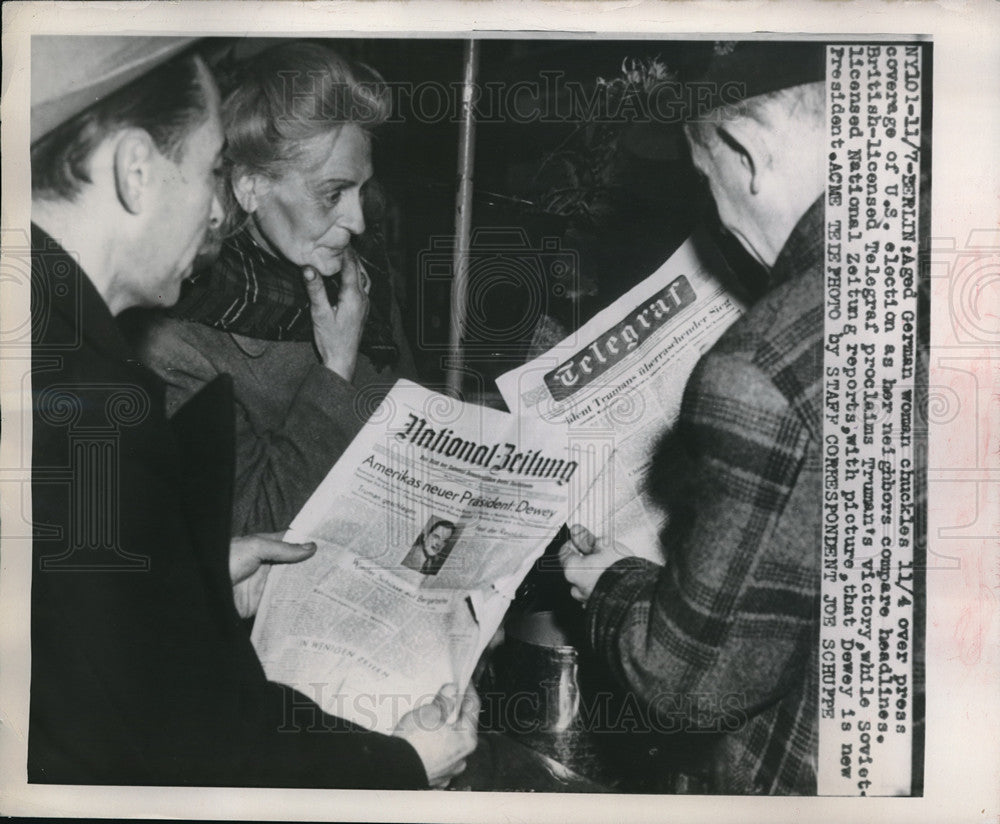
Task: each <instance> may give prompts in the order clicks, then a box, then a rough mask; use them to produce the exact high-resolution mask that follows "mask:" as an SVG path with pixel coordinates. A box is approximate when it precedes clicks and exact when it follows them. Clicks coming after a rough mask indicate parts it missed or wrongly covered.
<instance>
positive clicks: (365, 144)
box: [139, 41, 412, 534]
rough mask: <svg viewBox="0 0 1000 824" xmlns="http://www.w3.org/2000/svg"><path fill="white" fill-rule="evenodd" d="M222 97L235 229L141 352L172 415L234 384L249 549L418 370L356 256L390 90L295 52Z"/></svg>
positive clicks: (347, 68)
mask: <svg viewBox="0 0 1000 824" xmlns="http://www.w3.org/2000/svg"><path fill="white" fill-rule="evenodd" d="M227 81H228V82H227ZM221 85H222V86H223V122H224V126H225V131H226V139H227V149H226V159H227V161H228V175H227V176H228V180H227V181H225V183H226V190H227V192H226V193H227V195H228V196H229V197H230V199H231V201H232V205H233V209H232V210H231V212H232V216H233V220H232V221H231V223H233V224H234V226H233V227H232V229H231V230H230V232H229V233H228V236H226V237H225V239H224V242H223V244H222V247H221V252H220V254H219V256H218V258H217V260H216V262H215V263H214V264H213V265H212V266H211V267H210V268H209V269H208V270H206V271H203V272H200V273H198V274H197V275H196V276H195V277H194V278H193V279H192V282H191V283H190V284H189V289H188V290H187V291H186V292H185V293H184V294H183V295H182V298H181V301H180V303H179V304H178V305H177V306H176V307H175V309H174V310H173V311H172V313H171V315H170V316H169V317H163V318H159V319H157V320H156V321H154V322H153V323H152V324H151V325H150V326H149V327H147V329H146V330H145V332H144V334H143V335H142V337H141V339H140V341H139V348H140V351H141V352H142V353H143V357H144V359H145V360H146V362H147V363H148V364H149V365H150V366H151V367H152V368H154V369H155V370H156V371H157V372H158V373H159V374H160V375H161V376H162V377H163V378H164V379H165V380H166V382H167V384H168V396H167V403H168V411H170V412H172V411H173V410H175V409H176V408H177V407H178V406H180V405H181V404H182V403H184V401H186V400H187V399H188V398H189V397H190V396H191V395H192V394H194V393H195V392H196V391H197V390H198V389H199V388H200V387H201V386H202V385H203V384H205V383H206V382H208V381H210V380H211V379H212V378H214V377H215V376H216V375H218V374H220V373H228V374H229V375H231V376H232V378H233V383H234V390H235V395H236V400H237V420H236V441H237V443H236V450H237V468H236V487H235V499H234V513H233V525H232V528H233V533H234V534H243V533H246V532H260V531H273V530H280V529H284V528H285V527H287V526H288V524H289V523H290V521H291V520H292V518H294V516H295V514H296V513H297V512H298V510H299V509H300V508H301V507H302V505H303V504H304V503H305V501H306V499H307V498H308V497H309V495H310V494H311V493H312V492H313V490H314V489H315V488H316V486H317V485H318V484H319V482H320V481H321V480H322V479H323V477H324V476H325V474H326V473H327V471H329V469H330V467H331V466H332V465H333V463H334V462H335V461H336V460H337V458H338V457H339V456H340V454H341V453H342V452H343V450H344V449H345V447H346V446H347V445H348V444H349V443H350V441H351V439H352V438H353V437H354V435H355V434H356V433H357V431H358V429H359V428H360V426H361V425H362V424H363V422H364V420H365V418H366V416H367V414H368V412H370V411H371V409H372V408H373V407H374V404H375V403H376V402H377V401H378V400H379V399H380V398H381V397H382V396H384V394H385V392H386V391H387V390H388V388H389V387H390V386H391V385H392V384H393V383H394V382H395V380H396V378H397V377H398V376H399V375H398V374H397V373H396V372H394V371H393V367H395V368H399V367H400V364H402V365H403V368H404V371H405V372H409V371H412V366H409V364H410V363H411V362H410V360H409V357H408V353H407V352H406V351H405V350H404V351H403V352H402V353H401V352H400V345H399V343H397V342H400V343H401V342H402V341H403V337H402V333H401V325H400V321H399V313H398V309H397V308H396V305H395V301H394V300H393V298H392V294H391V287H390V282H389V278H388V276H387V275H382V276H381V277H379V276H378V270H377V269H376V268H375V267H373V266H371V265H370V264H369V266H367V267H366V266H365V265H364V261H363V259H362V258H363V257H365V255H364V254H363V253H362V254H359V252H358V245H359V244H358V240H359V236H361V235H362V233H363V232H364V231H365V211H364V209H363V200H364V198H365V193H366V186H367V184H368V183H369V180H370V179H371V176H372V160H371V143H372V131H373V130H374V129H375V128H376V127H377V126H378V125H379V124H380V123H382V122H383V121H384V120H385V118H386V117H387V115H388V97H387V94H386V92H385V86H384V84H383V83H382V81H381V79H380V78H379V77H378V76H377V75H376V74H374V73H373V72H372V71H371V70H369V69H366V68H364V67H362V66H358V65H354V64H351V63H349V62H348V61H346V60H344V59H342V58H341V57H339V56H338V55H337V54H336V53H335V52H333V51H331V50H330V49H329V48H328V47H326V46H324V45H322V44H319V43H313V42H306V41H292V42H288V43H282V44H280V45H277V46H274V47H272V48H270V49H268V50H266V51H264V52H262V53H261V54H259V55H257V56H256V57H254V58H252V59H250V60H247V61H245V62H244V63H243V64H241V65H238V66H237V67H236V68H235V70H234V71H233V72H232V77H231V78H228V79H227V78H225V77H223V79H222V83H221ZM369 272H370V273H371V275H372V277H371V278H369V275H368V273H369Z"/></svg>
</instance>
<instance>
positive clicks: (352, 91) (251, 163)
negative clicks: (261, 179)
mask: <svg viewBox="0 0 1000 824" xmlns="http://www.w3.org/2000/svg"><path fill="white" fill-rule="evenodd" d="M219 75H220V77H219V84H220V87H221V89H222V94H223V100H222V122H223V127H224V128H225V132H226V152H225V157H226V161H227V165H228V167H229V172H230V174H229V179H230V181H232V180H233V179H234V178H235V175H238V174H262V175H265V176H267V177H272V178H273V177H278V176H280V175H281V174H282V173H283V172H284V171H285V170H287V169H288V168H289V166H290V165H292V164H294V163H295V161H296V160H297V159H298V158H299V156H300V155H301V152H302V149H303V144H304V142H305V141H307V140H309V139H310V138H313V137H317V136H319V135H324V134H328V133H329V132H331V131H333V130H335V129H337V128H339V127H340V126H343V125H345V124H347V123H352V124H355V125H357V126H359V127H361V128H362V129H364V130H365V131H366V132H371V131H373V130H374V129H376V128H377V127H378V126H380V125H381V124H382V123H384V122H385V121H386V120H387V119H388V117H389V113H390V95H389V90H388V88H387V86H386V83H385V81H384V80H383V79H382V76H381V75H380V74H379V73H378V72H376V71H375V70H374V69H372V68H370V67H368V66H366V65H364V64H361V63H354V62H351V61H349V60H346V59H345V58H343V57H341V56H340V55H339V54H337V52H335V51H334V50H333V49H331V48H330V47H329V46H327V45H325V44H323V43H319V42H315V41H309V40H292V41H289V42H287V43H279V44H278V45H275V46H271V47H270V48H268V49H266V50H264V51H263V52H261V53H260V54H258V55H255V56H254V57H250V58H247V59H245V60H243V61H241V62H239V63H237V64H235V65H234V66H232V67H230V68H229V69H221V70H220V71H219ZM225 189H226V191H225V192H224V193H223V194H224V197H225V201H226V205H227V208H226V212H227V215H228V216H229V220H228V221H227V222H228V223H229V227H228V229H229V231H232V230H233V229H234V228H235V227H236V226H237V225H238V224H239V223H240V222H242V218H243V217H244V215H243V213H242V210H241V209H240V208H239V206H238V205H237V204H236V202H235V197H234V196H233V193H232V188H231V186H226V187H225Z"/></svg>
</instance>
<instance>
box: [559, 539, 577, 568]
mask: <svg viewBox="0 0 1000 824" xmlns="http://www.w3.org/2000/svg"><path fill="white" fill-rule="evenodd" d="M579 555H580V553H579V552H577V549H576V546H575V545H574V544H573V542H572V541H567V542H566V543H564V544H563V545H562V546H561V547H559V563H561V564H562V566H563V570H565V569H566V565H567V564H569V563H570V562H571V561H572V560H573V558H576V557H579Z"/></svg>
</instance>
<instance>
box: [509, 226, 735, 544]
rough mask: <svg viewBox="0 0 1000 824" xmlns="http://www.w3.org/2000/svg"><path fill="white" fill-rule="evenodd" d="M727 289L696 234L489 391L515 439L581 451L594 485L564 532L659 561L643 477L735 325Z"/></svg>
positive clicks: (656, 521) (658, 519) (659, 523)
mask: <svg viewBox="0 0 1000 824" xmlns="http://www.w3.org/2000/svg"><path fill="white" fill-rule="evenodd" d="M733 281H734V279H733V275H732V273H731V272H730V270H729V267H728V266H727V265H726V263H725V261H724V260H723V259H722V257H721V255H720V254H719V252H718V250H717V249H716V248H715V247H714V245H712V243H711V242H710V241H709V240H708V239H707V237H705V236H704V235H702V234H700V233H696V234H694V235H692V237H691V238H689V239H688V240H687V241H686V242H685V243H684V244H683V245H682V246H681V247H680V248H679V249H677V251H676V252H674V254H673V255H671V256H670V258H669V259H668V260H667V261H666V262H665V263H664V264H663V265H662V266H660V268H659V269H657V270H656V271H655V272H654V273H653V274H652V275H650V276H649V277H648V278H646V279H645V280H644V281H642V282H641V283H640V284H638V285H637V286H635V287H634V288H633V289H631V290H629V291H628V292H627V293H625V294H624V295H622V297H620V298H619V299H618V300H616V301H615V302H614V303H612V304H611V305H610V306H608V307H607V308H606V309H604V310H603V311H601V312H600V313H598V314H597V315H595V316H594V317H593V318H592V319H591V320H590V321H589V322H587V323H586V324H584V325H583V326H582V327H581V328H580V329H579V330H578V331H576V332H575V333H573V334H572V335H570V336H569V337H568V338H566V339H565V340H563V341H562V342H560V343H558V344H556V345H555V346H554V347H552V348H551V349H550V350H549V351H548V352H546V353H544V354H543V355H541V356H539V357H538V358H535V360H533V361H530V362H529V363H526V364H524V365H523V366H520V367H518V368H517V369H513V370H511V371H510V372H507V373H506V374H504V375H501V376H500V377H499V378H498V379H497V386H498V387H499V389H500V392H501V394H502V395H503V398H504V401H506V403H507V407H508V408H509V409H510V410H511V411H512V412H513V413H514V414H515V415H516V416H517V418H518V419H519V420H520V421H521V426H522V430H523V431H526V432H527V431H531V432H532V433H534V434H535V435H536V436H537V437H539V438H541V439H542V440H543V441H544V442H546V443H563V442H567V443H579V442H585V443H587V444H588V446H589V450H588V452H587V453H586V454H587V457H589V458H590V459H591V460H593V461H594V465H593V466H592V467H591V470H592V472H591V475H592V476H593V477H595V478H596V480H595V482H594V484H593V486H592V487H591V488H590V489H589V491H588V493H587V495H586V497H585V498H584V500H583V501H582V503H581V505H580V506H579V508H578V509H577V511H576V512H575V513H574V516H573V521H574V522H576V523H581V524H583V525H584V526H585V527H587V528H588V529H589V530H590V531H591V532H592V533H593V534H594V535H597V536H601V537H604V538H606V539H608V540H609V541H611V542H615V541H620V542H621V543H622V544H623V545H624V546H627V547H628V548H629V549H630V550H631V551H632V552H633V553H635V554H637V555H642V556H644V557H646V558H648V559H649V560H651V561H657V562H662V561H663V558H662V557H661V555H660V552H659V532H660V529H661V528H662V527H663V525H664V521H665V513H663V512H662V511H661V510H660V509H659V507H658V506H657V505H656V504H654V503H653V502H652V501H651V500H649V498H648V496H647V495H646V493H645V489H644V485H645V484H644V482H645V477H646V472H647V471H648V469H649V466H650V463H651V459H652V456H653V452H654V446H655V443H656V440H657V438H658V437H660V436H661V435H662V434H663V433H665V432H666V431H667V430H668V429H670V427H671V426H672V425H673V424H674V422H675V421H676V419H677V415H678V413H679V411H680V405H681V396H682V395H683V392H684V387H685V385H686V384H687V379H688V376H689V375H690V374H691V370H692V369H694V367H695V364H696V363H697V362H698V359H699V358H700V357H701V356H702V354H704V352H705V351H707V350H708V349H709V347H711V345H712V344H713V343H715V341H716V340H718V339H719V337H720V336H721V335H722V333H723V332H725V331H726V329H728V328H729V326H731V325H732V323H733V322H734V321H735V320H736V319H737V318H739V317H740V315H742V314H743V311H744V305H743V303H742V301H741V300H740V298H739V297H738V296H737V295H736V294H735V293H734V291H733V289H734V282H733Z"/></svg>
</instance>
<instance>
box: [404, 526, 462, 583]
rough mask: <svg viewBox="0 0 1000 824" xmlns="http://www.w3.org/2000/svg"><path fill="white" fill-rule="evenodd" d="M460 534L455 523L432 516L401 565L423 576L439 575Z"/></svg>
mask: <svg viewBox="0 0 1000 824" xmlns="http://www.w3.org/2000/svg"><path fill="white" fill-rule="evenodd" d="M458 532H459V527H458V526H457V525H456V524H455V523H454V522H453V521H449V520H446V519H444V518H438V517H437V516H436V515H435V516H431V518H430V519H428V521H427V524H426V525H425V526H424V528H423V529H422V530H421V531H420V534H419V535H418V536H417V538H416V540H415V541H414V542H413V546H411V547H410V551H409V552H407V553H406V556H405V557H404V558H403V560H402V561H400V564H401V565H402V566H404V567H407V568H408V569H414V570H416V571H417V572H419V573H420V574H421V575H437V574H438V572H440V570H441V567H442V566H444V563H445V561H447V560H448V555H450V554H451V550H452V549H453V548H454V546H455V539H456V537H457V533H458Z"/></svg>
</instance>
